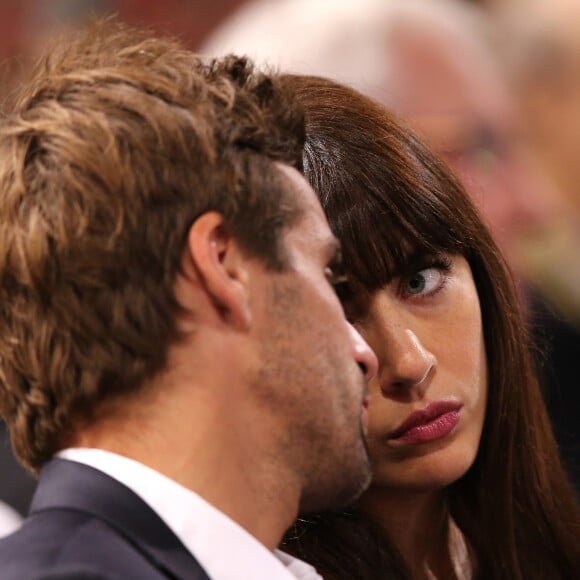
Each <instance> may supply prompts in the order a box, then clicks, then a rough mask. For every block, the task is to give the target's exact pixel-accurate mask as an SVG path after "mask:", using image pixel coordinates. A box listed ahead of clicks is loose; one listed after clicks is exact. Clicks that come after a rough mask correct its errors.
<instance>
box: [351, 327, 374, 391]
mask: <svg viewBox="0 0 580 580" xmlns="http://www.w3.org/2000/svg"><path fill="white" fill-rule="evenodd" d="M348 327H349V331H350V334H351V343H352V347H353V352H354V358H355V360H356V362H357V363H358V365H359V367H360V368H361V369H362V371H363V373H364V375H365V377H366V379H367V381H370V380H371V379H372V378H373V377H374V376H376V374H377V372H378V368H379V362H378V360H377V356H376V354H375V353H374V351H373V350H372V348H371V347H370V346H369V345H368V344H367V342H366V340H365V339H364V338H363V337H362V336H361V335H360V334H359V332H358V331H357V330H356V329H355V328H354V326H352V324H350V323H349V324H348Z"/></svg>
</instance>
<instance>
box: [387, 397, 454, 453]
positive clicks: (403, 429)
mask: <svg viewBox="0 0 580 580" xmlns="http://www.w3.org/2000/svg"><path fill="white" fill-rule="evenodd" d="M460 415H461V403H458V402H457V401H449V400H447V401H435V402H434V403H431V404H430V405H428V406H427V407H425V408H424V409H421V410H419V411H414V412H413V413H411V414H410V415H409V416H408V417H407V418H406V419H405V420H404V421H403V422H402V423H401V425H399V427H397V428H396V429H395V430H394V431H393V432H392V433H391V434H390V435H389V440H390V441H391V442H393V443H401V444H407V445H416V444H419V443H429V442H430V441H435V440H436V439H441V438H443V437H445V436H446V435H449V433H451V431H453V429H455V427H456V426H457V423H459V419H460Z"/></svg>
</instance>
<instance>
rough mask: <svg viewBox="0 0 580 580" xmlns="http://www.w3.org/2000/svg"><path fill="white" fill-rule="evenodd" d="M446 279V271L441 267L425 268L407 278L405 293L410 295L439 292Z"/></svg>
mask: <svg viewBox="0 0 580 580" xmlns="http://www.w3.org/2000/svg"><path fill="white" fill-rule="evenodd" d="M444 281H445V272H443V271H442V270H441V269H440V268H435V267H432V268H425V269H424V270H421V271H419V272H417V273H416V274H414V275H413V276H411V277H410V278H408V279H407V281H406V283H405V287H404V293H405V294H407V295H408V296H419V295H421V294H427V295H428V294H433V293H434V292H437V290H439V289H440V288H441V287H442V286H443V283H444Z"/></svg>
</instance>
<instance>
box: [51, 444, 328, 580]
mask: <svg viewBox="0 0 580 580" xmlns="http://www.w3.org/2000/svg"><path fill="white" fill-rule="evenodd" d="M57 456H58V457H60V458H61V459H68V460H70V461H77V462H78V463H84V464H85V465H89V466H91V467H94V468H95V469H98V470H100V471H102V472H103V473H106V474H107V475H109V476H110V477H112V478H113V479H116V480H117V481H118V482H120V483H122V484H123V485H125V486H126V487H128V488H129V489H131V490H132V491H133V492H134V493H136V494H137V495H138V496H139V497H140V498H141V499H142V500H143V501H144V502H145V503H146V504H147V505H149V507H150V508H151V509H152V510H154V511H155V512H156V513H157V515H158V516H159V517H160V518H161V519H162V520H163V521H164V522H165V523H166V524H167V526H168V527H169V528H170V529H171V530H172V531H173V533H174V534H175V535H176V536H177V537H178V538H179V539H180V540H181V542H182V543H183V545H184V546H185V547H186V548H187V549H188V550H189V551H190V552H191V553H192V554H193V555H194V556H195V559H196V560H197V561H198V562H199V563H200V564H201V566H202V568H204V570H205V571H206V572H207V574H208V575H209V576H210V578H212V580H244V579H247V580H250V579H251V580H278V579H279V580H296V579H299V580H321V578H322V577H321V576H320V575H319V574H318V573H317V572H316V570H315V569H314V568H313V567H312V566H310V565H309V564H306V563H305V562H302V561H301V560H298V559H296V558H293V557H292V556H290V555H288V554H285V553H283V552H280V551H278V550H276V551H275V552H273V553H272V552H270V551H269V550H268V549H267V548H266V547H265V546H264V545H263V544H261V543H260V542H259V541H258V540H257V539H256V538H254V536H252V535H251V534H250V533H248V532H247V531H246V530H245V529H244V528H242V527H241V526H240V525H238V524H237V523H236V522H235V521H233V520H232V519H231V518H229V517H228V516H226V515H225V514H224V513H222V512H221V511H219V510H218V509H217V508H215V507H214V506H212V505H211V504H210V503H208V502H207V501H206V500H204V499H203V498H202V497H201V496H199V495H198V494H196V493H194V492H192V491H191V490H189V489H187V488H185V487H183V486H182V485H180V484H178V483H176V482H175V481H173V480H171V479H169V478H168V477H166V476H164V475H162V474H161V473H159V472H157V471H155V470H154V469H151V468H150V467H147V466H146V465H143V464H141V463H139V462H137V461H134V460H132V459H128V458H127V457H123V456H121V455H117V454H115V453H111V452H108V451H103V450H101V449H86V448H73V449H65V450H63V451H61V452H60V453H58V455H57ZM256 517H260V515H259V514H256Z"/></svg>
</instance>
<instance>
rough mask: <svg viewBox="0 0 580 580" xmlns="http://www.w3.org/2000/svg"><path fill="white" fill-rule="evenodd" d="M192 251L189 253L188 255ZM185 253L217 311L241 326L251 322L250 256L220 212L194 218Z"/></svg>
mask: <svg viewBox="0 0 580 580" xmlns="http://www.w3.org/2000/svg"><path fill="white" fill-rule="evenodd" d="M187 254H189V256H187ZM186 257H188V258H189V259H190V260H191V263H192V265H193V267H194V268H195V271H196V274H197V277H198V279H199V284H200V286H201V287H202V288H203V289H204V290H205V291H206V293H207V295H208V297H209V299H210V301H211V303H212V304H214V305H215V307H216V310H217V312H218V315H219V316H220V317H221V318H222V319H223V320H224V321H227V322H230V323H232V324H234V325H235V326H237V327H238V328H240V329H242V330H247V329H248V328H249V327H250V326H251V323H252V313H251V310H250V300H249V287H248V282H249V270H248V260H249V258H248V256H247V255H246V254H245V253H244V252H243V251H242V249H241V248H240V246H239V244H238V242H237V241H236V240H235V238H234V237H233V236H232V234H231V232H230V231H229V228H228V227H227V226H226V224H225V223H224V218H223V216H222V215H221V214H219V213H217V212H207V213H205V214H203V215H201V216H200V217H199V218H197V219H196V220H195V222H194V223H193V224H192V226H191V228H190V229H189V234H188V236H187V247H186Z"/></svg>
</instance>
